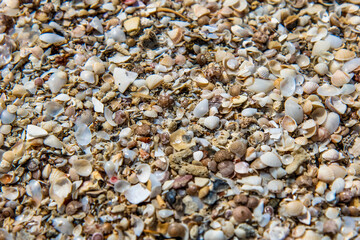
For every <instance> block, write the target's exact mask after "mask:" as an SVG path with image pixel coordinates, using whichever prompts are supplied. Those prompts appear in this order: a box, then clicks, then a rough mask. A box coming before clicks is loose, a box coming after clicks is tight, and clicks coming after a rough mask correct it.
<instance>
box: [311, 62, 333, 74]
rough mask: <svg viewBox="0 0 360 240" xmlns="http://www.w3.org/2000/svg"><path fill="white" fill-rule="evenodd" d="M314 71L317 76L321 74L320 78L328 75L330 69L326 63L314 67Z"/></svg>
mask: <svg viewBox="0 0 360 240" xmlns="http://www.w3.org/2000/svg"><path fill="white" fill-rule="evenodd" d="M314 70H315V72H316V73H317V74H319V75H320V76H323V75H325V74H327V73H328V71H329V68H328V66H327V65H326V63H318V64H316V65H315V66H314Z"/></svg>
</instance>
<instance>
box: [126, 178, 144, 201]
mask: <svg viewBox="0 0 360 240" xmlns="http://www.w3.org/2000/svg"><path fill="white" fill-rule="evenodd" d="M124 194H125V197H126V199H127V200H128V201H129V202H130V203H131V204H139V203H142V202H144V201H145V200H146V199H147V198H148V197H149V196H150V191H149V190H147V189H146V188H144V187H143V186H142V185H141V184H140V183H138V184H136V185H135V186H132V187H130V188H129V189H127V190H126V191H125V192H124Z"/></svg>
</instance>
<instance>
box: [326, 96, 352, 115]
mask: <svg viewBox="0 0 360 240" xmlns="http://www.w3.org/2000/svg"><path fill="white" fill-rule="evenodd" d="M325 105H326V106H327V107H328V108H329V109H330V110H331V111H334V112H337V113H339V114H344V113H345V112H346V110H347V106H346V104H344V103H343V102H342V101H341V99H340V98H339V97H337V96H333V97H328V98H327V99H326V101H325Z"/></svg>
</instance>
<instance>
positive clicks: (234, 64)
mask: <svg viewBox="0 0 360 240" xmlns="http://www.w3.org/2000/svg"><path fill="white" fill-rule="evenodd" d="M223 64H224V66H225V67H226V68H227V69H229V70H231V71H235V70H237V69H238V68H239V62H238V60H236V59H235V58H225V59H224V60H223Z"/></svg>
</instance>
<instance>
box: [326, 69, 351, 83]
mask: <svg viewBox="0 0 360 240" xmlns="http://www.w3.org/2000/svg"><path fill="white" fill-rule="evenodd" d="M350 79H351V77H350V76H349V75H348V74H346V73H344V72H343V71H341V70H337V71H336V72H335V73H334V74H333V75H332V76H331V84H332V85H334V86H336V87H341V86H343V85H344V84H346V83H348V82H350Z"/></svg>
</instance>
